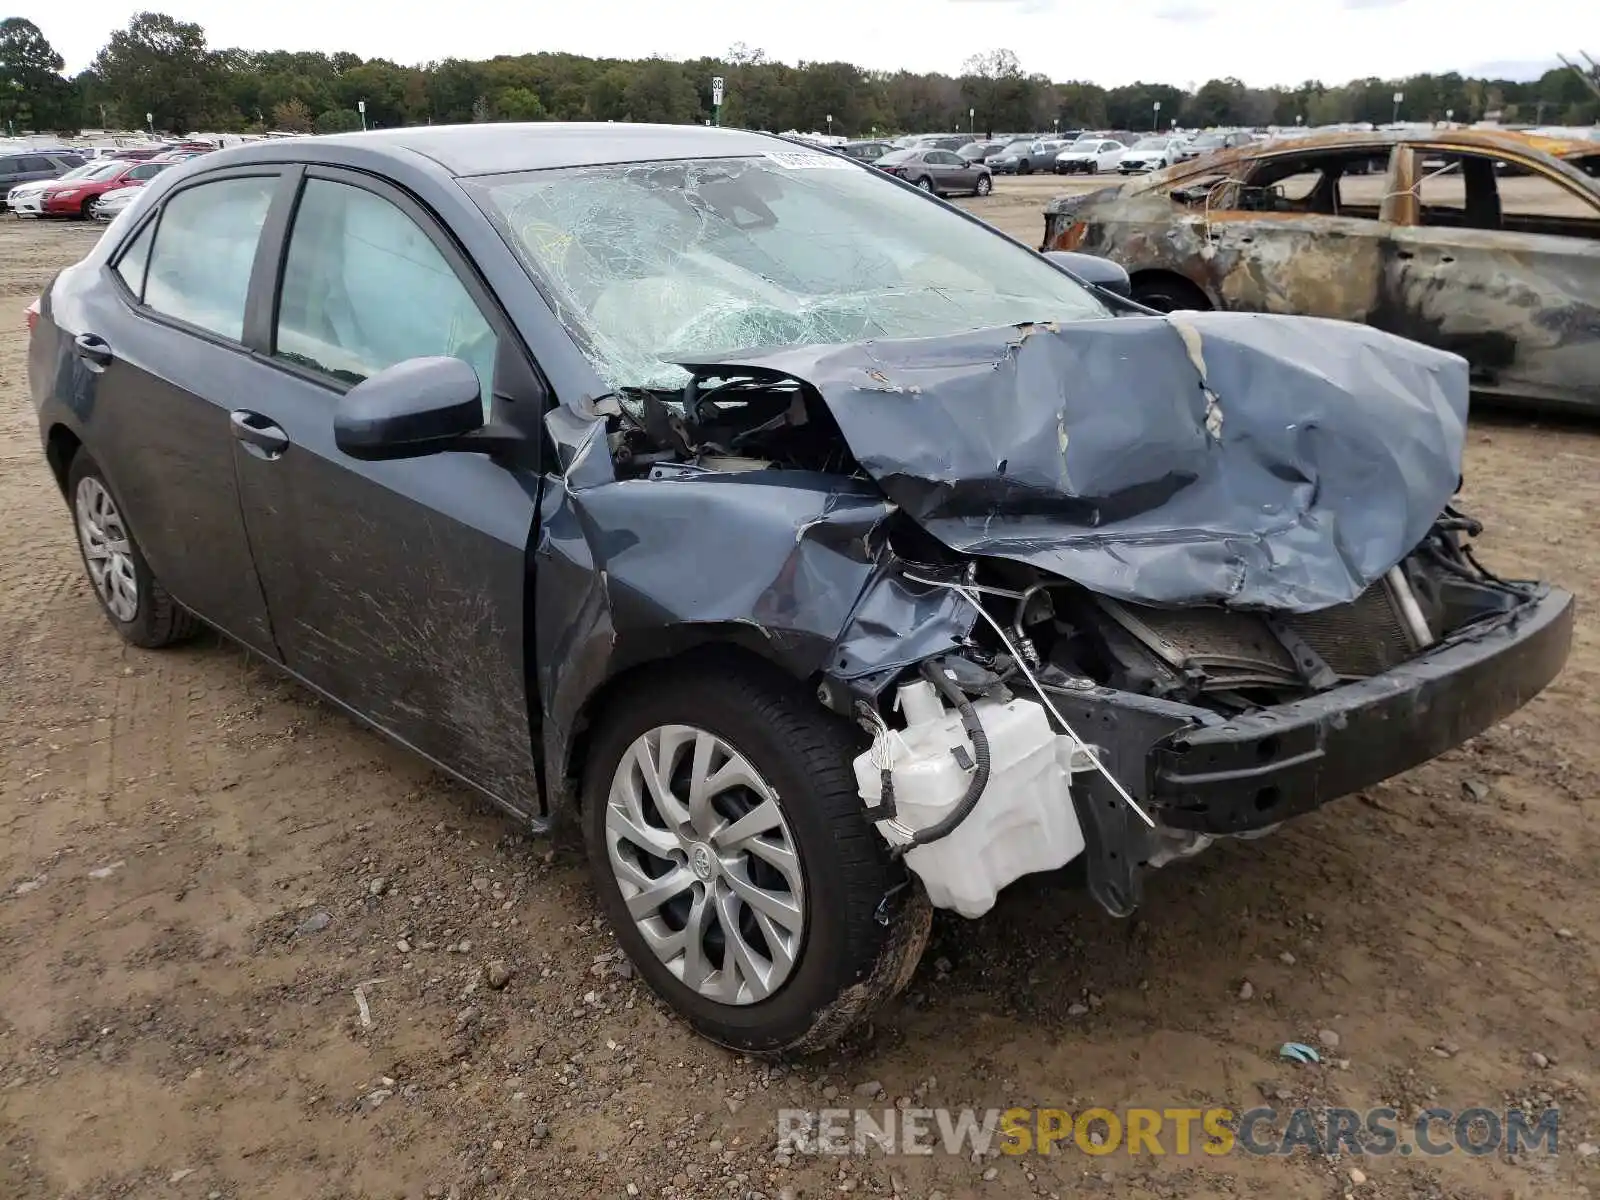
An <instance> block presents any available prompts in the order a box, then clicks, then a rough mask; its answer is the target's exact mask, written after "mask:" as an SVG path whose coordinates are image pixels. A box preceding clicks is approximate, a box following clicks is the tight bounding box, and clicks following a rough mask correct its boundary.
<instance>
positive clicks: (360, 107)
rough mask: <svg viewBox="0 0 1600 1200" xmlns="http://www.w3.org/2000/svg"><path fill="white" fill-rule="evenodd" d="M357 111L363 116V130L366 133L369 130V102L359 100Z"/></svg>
mask: <svg viewBox="0 0 1600 1200" xmlns="http://www.w3.org/2000/svg"><path fill="white" fill-rule="evenodd" d="M356 111H357V112H358V113H360V114H361V129H362V131H363V132H365V131H366V128H367V102H366V101H365V100H357V101H356Z"/></svg>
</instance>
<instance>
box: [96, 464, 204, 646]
mask: <svg viewBox="0 0 1600 1200" xmlns="http://www.w3.org/2000/svg"><path fill="white" fill-rule="evenodd" d="M86 479H94V480H96V481H98V482H99V484H100V486H101V487H102V488H104V489H105V491H106V492H107V494H109V495H110V496H112V497H113V499H115V496H116V492H115V491H114V490H113V489H112V487H111V484H110V482H109V481H108V480H107V479H106V477H105V475H104V474H102V473H101V470H100V468H99V466H98V465H97V464H96V463H95V461H94V459H92V458H90V457H89V455H88V452H87V451H83V450H80V451H78V453H77V454H76V455H75V456H74V457H73V459H72V466H71V468H70V469H69V470H68V471H67V506H68V508H69V510H70V511H71V513H72V523H73V529H74V534H75V536H76V538H77V541H78V555H79V557H80V558H81V559H82V561H83V570H84V574H85V575H88V576H89V577H90V590H91V591H92V592H94V598H95V599H96V600H97V601H98V602H99V604H100V611H101V612H103V613H104V614H105V616H106V620H108V621H110V622H111V626H112V628H113V629H115V630H116V631H117V632H118V633H119V634H121V635H122V638H123V640H124V641H127V642H131V643H132V644H133V645H135V646H142V647H144V648H145V649H147V650H156V649H159V648H160V647H162V646H172V645H176V644H177V643H179V642H184V641H188V640H189V639H190V638H192V637H194V635H195V634H196V633H198V632H199V631H200V629H201V623H200V620H199V618H198V617H196V616H195V615H194V614H193V613H191V612H190V611H189V610H188V609H186V608H184V607H183V606H182V605H180V604H179V603H178V602H177V601H176V600H174V599H173V598H172V595H171V593H169V592H168V591H167V589H166V588H164V587H162V586H161V581H160V580H159V579H157V578H156V576H155V572H153V571H152V570H151V569H150V564H149V563H147V562H146V561H145V558H144V552H143V551H141V550H140V549H139V542H138V539H137V538H136V537H135V536H134V532H133V530H132V529H131V528H130V527H129V526H128V524H127V521H126V518H123V520H122V525H123V531H124V532H125V533H126V535H127V542H128V549H129V554H128V557H129V559H131V560H132V565H133V578H134V586H135V589H136V591H137V594H138V606H137V608H136V609H135V611H134V614H133V616H132V618H131V619H129V620H123V619H122V618H120V617H118V616H117V615H116V614H115V613H113V612H112V611H111V609H110V607H109V606H108V605H107V603H106V600H105V597H104V596H102V595H101V594H100V589H99V588H97V587H95V586H94V576H93V573H92V572H91V571H90V569H89V557H88V554H87V552H86V551H85V549H84V544H83V534H82V532H81V531H80V530H79V529H78V525H79V521H78V501H77V496H78V490H79V486H80V485H81V484H82V483H83V481H84V480H86ZM116 504H117V509H118V512H119V514H120V512H121V502H120V501H116Z"/></svg>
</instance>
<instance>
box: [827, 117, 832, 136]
mask: <svg viewBox="0 0 1600 1200" xmlns="http://www.w3.org/2000/svg"><path fill="white" fill-rule="evenodd" d="M828 136H829V137H832V136H833V114H832V113H829V114H828Z"/></svg>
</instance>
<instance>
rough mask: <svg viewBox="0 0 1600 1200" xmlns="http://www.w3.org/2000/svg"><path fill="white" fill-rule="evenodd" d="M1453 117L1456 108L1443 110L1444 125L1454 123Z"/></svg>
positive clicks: (1454, 117) (1454, 116)
mask: <svg viewBox="0 0 1600 1200" xmlns="http://www.w3.org/2000/svg"><path fill="white" fill-rule="evenodd" d="M1455 119H1456V110H1455V109H1453V108H1447V109H1445V110H1444V123H1445V124H1446V125H1451V124H1454V123H1455Z"/></svg>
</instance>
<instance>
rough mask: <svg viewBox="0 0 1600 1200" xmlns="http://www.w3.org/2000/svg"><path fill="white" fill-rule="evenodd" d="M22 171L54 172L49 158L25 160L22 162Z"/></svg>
mask: <svg viewBox="0 0 1600 1200" xmlns="http://www.w3.org/2000/svg"><path fill="white" fill-rule="evenodd" d="M20 169H21V170H24V171H29V172H32V171H53V170H55V168H54V167H53V166H51V165H50V160H49V159H48V158H25V159H23V160H22V165H21V168H20Z"/></svg>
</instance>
